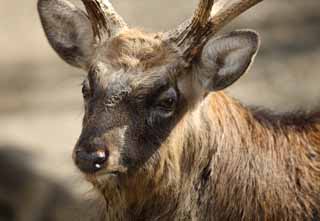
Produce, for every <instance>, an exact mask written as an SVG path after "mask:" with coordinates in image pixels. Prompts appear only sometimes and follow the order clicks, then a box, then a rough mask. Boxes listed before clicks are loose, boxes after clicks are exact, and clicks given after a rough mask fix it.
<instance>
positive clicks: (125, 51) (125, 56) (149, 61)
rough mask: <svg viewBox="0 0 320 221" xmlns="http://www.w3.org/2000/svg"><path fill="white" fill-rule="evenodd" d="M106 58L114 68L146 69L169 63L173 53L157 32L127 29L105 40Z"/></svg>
mask: <svg viewBox="0 0 320 221" xmlns="http://www.w3.org/2000/svg"><path fill="white" fill-rule="evenodd" d="M106 47H107V48H104V49H103V51H104V52H105V51H106V52H107V54H106V60H107V61H108V62H110V64H112V66H113V67H115V68H120V67H121V68H125V69H128V68H136V67H140V68H141V69H142V70H146V69H149V68H152V67H155V66H160V65H164V64H167V63H169V61H170V59H172V57H173V56H174V55H175V53H176V51H173V50H172V49H171V48H170V47H169V45H166V44H165V43H164V42H163V41H162V40H161V39H160V36H158V34H148V33H144V32H142V31H140V30H136V29H129V30H126V31H124V32H122V33H121V34H120V35H118V36H116V37H115V38H113V39H112V40H111V41H109V42H107V46H106Z"/></svg>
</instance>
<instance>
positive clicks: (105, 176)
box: [85, 170, 124, 186]
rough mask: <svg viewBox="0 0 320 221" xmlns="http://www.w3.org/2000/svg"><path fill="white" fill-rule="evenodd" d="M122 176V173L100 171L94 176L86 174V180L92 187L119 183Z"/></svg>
mask: <svg viewBox="0 0 320 221" xmlns="http://www.w3.org/2000/svg"><path fill="white" fill-rule="evenodd" d="M123 175H124V171H118V170H114V171H101V172H97V173H95V174H86V175H85V177H86V179H87V180H88V181H89V182H91V183H92V184H94V185H99V186H100V185H102V184H105V183H108V182H115V181H119V179H120V178H121V177H122V176H123Z"/></svg>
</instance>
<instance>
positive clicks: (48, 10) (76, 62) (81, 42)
mask: <svg viewBox="0 0 320 221" xmlns="http://www.w3.org/2000/svg"><path fill="white" fill-rule="evenodd" d="M38 11H39V14H40V19H41V23H42V26H43V29H44V31H45V33H46V36H47V38H48V40H49V43H50V45H51V46H52V48H53V49H54V50H55V51H56V52H57V53H58V55H59V56H60V57H61V58H62V59H63V60H65V61H66V62H67V63H69V64H71V65H73V66H76V67H80V68H83V69H86V68H88V66H89V63H90V60H91V57H92V54H93V42H94V38H93V32H92V29H91V24H90V21H89V19H88V17H87V15H86V14H85V13H84V12H83V11H82V10H81V9H79V8H77V7H76V6H74V5H73V4H71V3H70V2H68V1H66V0H39V1H38Z"/></svg>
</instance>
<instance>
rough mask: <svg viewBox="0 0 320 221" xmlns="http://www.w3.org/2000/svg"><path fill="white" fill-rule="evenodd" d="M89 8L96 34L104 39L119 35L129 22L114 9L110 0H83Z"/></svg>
mask: <svg viewBox="0 0 320 221" xmlns="http://www.w3.org/2000/svg"><path fill="white" fill-rule="evenodd" d="M82 2H83V4H84V5H85V8H86V10H87V13H88V16H89V19H90V22H91V25H92V30H93V34H94V36H95V37H96V38H97V40H98V41H102V40H103V38H104V36H105V35H106V34H107V36H106V37H107V38H110V37H113V36H115V35H117V34H118V33H119V32H120V31H121V30H122V29H124V28H127V24H126V23H125V21H124V20H123V19H122V17H121V16H120V15H118V13H117V12H116V11H115V10H114V8H113V6H112V4H111V3H110V2H109V0H82Z"/></svg>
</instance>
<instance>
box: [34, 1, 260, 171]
mask: <svg viewBox="0 0 320 221" xmlns="http://www.w3.org/2000/svg"><path fill="white" fill-rule="evenodd" d="M88 2H90V1H84V3H85V5H86V8H87V10H88V14H89V17H90V18H91V19H93V20H94V19H97V17H94V15H95V13H94V12H93V11H92V9H95V10H96V9H98V10H99V8H95V7H96V6H97V5H95V7H93V6H92V5H91V6H90V4H89V3H88ZM92 2H94V1H92ZM92 2H91V3H92ZM97 2H100V4H101V2H103V1H97ZM92 4H94V3H92ZM98 5H99V4H98ZM105 6H106V8H107V9H108V11H107V12H105V14H104V15H105V17H103V19H104V20H103V21H100V23H99V21H98V22H97V24H96V25H93V23H92V22H91V25H92V28H91V25H90V20H89V18H88V17H87V16H86V15H85V13H84V12H82V11H81V10H80V9H77V8H76V7H74V6H73V5H71V4H70V3H68V2H66V1H64V0H52V1H48V0H40V1H39V4H38V7H39V12H40V17H41V20H42V24H43V27H44V29H45V32H46V34H47V37H48V39H49V42H50V44H51V45H52V47H53V48H54V49H55V50H56V52H57V53H58V54H59V55H60V56H61V57H62V58H63V59H64V60H65V61H67V62H68V63H69V64H71V65H74V66H77V67H81V68H83V69H85V70H86V71H87V72H88V75H87V78H86V79H85V80H84V82H83V88H82V93H83V97H84V106H85V116H84V120H83V129H82V133H81V135H80V138H79V140H78V142H77V144H76V147H75V149H74V154H73V157H74V161H75V163H76V165H77V166H78V167H79V169H80V170H81V171H83V172H84V173H86V174H91V175H92V174H96V175H99V174H103V175H106V174H110V175H122V176H126V175H128V174H130V175H133V176H134V174H135V171H137V170H139V169H140V168H142V167H144V166H145V165H146V164H147V163H150V161H152V163H156V161H157V160H160V158H161V157H163V156H161V155H159V149H161V148H162V144H163V143H164V142H165V141H166V140H167V139H169V138H170V134H171V131H172V130H173V129H174V128H175V127H176V126H177V125H178V124H179V121H180V119H181V118H182V117H183V116H184V115H185V113H186V112H187V111H189V110H190V109H192V108H194V107H196V106H197V104H198V103H200V102H201V101H202V99H204V97H205V96H204V95H205V94H207V93H208V92H211V91H217V90H222V89H225V88H226V87H228V86H230V85H231V84H233V83H234V82H235V81H236V80H237V79H239V78H240V77H241V76H242V75H243V74H244V73H245V72H246V70H247V69H248V67H249V66H250V64H251V62H252V60H253V57H254V56H255V54H256V52H257V49H258V44H259V41H258V36H257V34H256V33H254V32H252V31H236V32H232V33H230V34H227V35H224V36H220V37H212V36H210V38H209V37H208V36H207V37H208V40H206V41H202V42H204V43H200V42H199V44H197V47H196V49H194V48H193V49H192V50H189V49H190V48H189V47H182V48H184V49H183V50H182V49H181V48H179V47H178V46H177V45H178V43H177V42H174V41H172V39H168V38H167V37H165V36H166V34H163V35H162V34H145V33H142V32H139V31H135V30H130V29H128V28H127V27H126V25H125V23H124V22H123V20H122V19H121V18H119V17H118V15H117V14H116V13H115V12H114V11H113V9H112V7H111V6H110V4H109V3H108V2H105ZM90 10H91V11H90ZM108 15H112V16H111V17H110V18H109V20H108V17H107V16H108ZM105 22H107V23H108V29H107V28H105V30H104V31H101V32H99V30H98V28H99V27H101V26H103V24H104V23H105ZM111 28H112V29H111ZM200 31H201V29H199V32H200ZM96 39H99V43H97V41H96ZM176 39H178V38H176ZM183 39H185V38H183ZM180 45H181V43H180ZM191 55H192V56H191Z"/></svg>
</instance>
